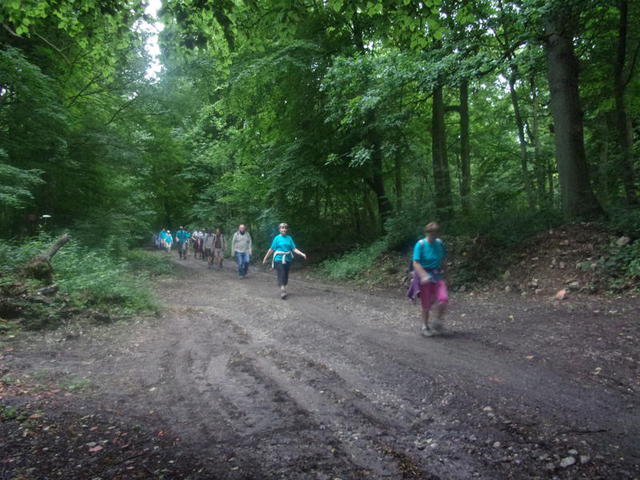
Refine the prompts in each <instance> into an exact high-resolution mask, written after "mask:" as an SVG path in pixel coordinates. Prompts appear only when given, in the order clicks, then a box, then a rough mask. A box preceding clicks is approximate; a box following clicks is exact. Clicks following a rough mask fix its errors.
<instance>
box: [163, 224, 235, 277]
mask: <svg viewBox="0 0 640 480" xmlns="http://www.w3.org/2000/svg"><path fill="white" fill-rule="evenodd" d="M153 243H154V246H155V248H157V249H162V250H166V251H167V252H170V251H171V250H172V249H176V250H177V251H178V256H179V258H180V259H181V260H186V259H187V254H188V252H189V249H191V250H192V251H193V257H194V258H200V259H201V260H206V261H207V263H208V265H209V268H213V267H218V268H222V262H223V259H224V250H225V248H226V245H227V243H226V239H225V236H224V234H223V233H222V232H221V230H220V229H219V228H215V229H196V230H194V231H192V232H189V231H188V230H186V229H185V228H184V227H182V226H181V227H180V228H179V229H178V230H177V231H176V233H175V235H172V234H171V230H167V229H163V230H161V231H160V232H159V233H157V234H154V235H153Z"/></svg>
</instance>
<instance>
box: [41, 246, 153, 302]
mask: <svg viewBox="0 0 640 480" xmlns="http://www.w3.org/2000/svg"><path fill="white" fill-rule="evenodd" d="M52 265H53V268H54V272H55V280H56V281H57V282H58V284H59V285H60V289H61V291H64V292H67V293H69V294H70V295H71V297H72V298H73V299H74V300H75V301H76V302H77V304H78V305H82V306H90V307H93V308H99V309H102V308H103V309H106V310H109V311H113V312H116V313H122V314H131V313H136V312H141V311H145V310H153V309H155V308H156V304H155V301H154V298H153V296H152V294H151V292H150V291H149V289H148V286H147V284H146V282H145V280H144V278H141V277H139V276H135V275H133V274H131V273H130V271H129V269H128V267H127V264H126V263H124V262H123V261H121V260H118V259H116V258H114V257H112V256H111V255H110V254H109V252H108V251H107V250H97V249H88V248H86V247H82V246H80V245H78V244H77V243H71V244H70V245H69V244H67V245H65V247H64V248H63V249H62V250H60V252H58V254H57V255H56V256H55V257H54V258H53V262H52Z"/></svg>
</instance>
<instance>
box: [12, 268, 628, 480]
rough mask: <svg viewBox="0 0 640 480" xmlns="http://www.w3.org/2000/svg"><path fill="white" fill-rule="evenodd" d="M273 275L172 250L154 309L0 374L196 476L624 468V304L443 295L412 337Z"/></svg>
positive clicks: (392, 306) (385, 305) (21, 353)
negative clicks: (110, 426)
mask: <svg viewBox="0 0 640 480" xmlns="http://www.w3.org/2000/svg"><path fill="white" fill-rule="evenodd" d="M273 277H274V276H273V275H272V274H271V272H268V273H265V272H260V271H256V270H255V269H254V270H253V271H252V272H250V276H249V278H247V279H244V280H240V279H238V278H237V275H236V274H235V272H234V271H233V270H232V269H231V265H229V266H228V268H226V269H225V270H224V271H213V270H207V269H206V267H205V265H204V264H203V262H201V261H199V260H194V259H191V258H190V259H188V260H187V261H186V262H182V263H181V264H180V266H179V267H178V273H177V274H176V276H175V277H174V278H170V279H161V280H159V282H158V288H159V292H160V295H161V298H162V300H163V302H164V303H165V305H166V309H165V311H164V313H163V314H162V316H161V317H160V318H157V319H140V320H138V321H135V322H131V323H129V324H126V325H123V324H116V325H111V326H108V327H101V328H95V329H91V330H90V331H86V332H82V334H78V332H75V331H74V332H56V333H49V334H45V335H43V336H38V337H31V338H30V339H29V342H28V343H27V342H24V341H22V342H19V343H18V344H16V345H15V346H14V347H13V348H14V349H13V351H12V353H11V355H7V358H6V359H5V363H6V365H7V366H6V368H7V369H10V371H12V372H14V374H31V375H32V376H34V375H35V376H38V375H39V376H40V377H46V378H48V379H50V380H55V379H62V378H75V379H84V380H86V381H87V382H90V384H91V387H92V388H90V389H86V390H85V391H82V393H81V394H80V397H81V398H82V402H76V404H75V405H76V406H78V405H83V406H84V407H85V408H88V409H93V410H96V411H101V412H107V413H109V414H111V415H117V416H119V417H120V418H125V419H130V421H135V422H137V423H138V424H140V425H142V426H143V428H148V429H150V430H151V429H158V428H162V429H163V430H162V431H163V432H164V431H166V432H171V435H175V436H176V437H179V439H180V444H179V445H180V446H179V448H180V449H182V450H183V451H189V452H190V454H192V455H193V456H194V457H195V458H197V459H198V461H200V462H202V464H203V465H204V466H205V467H206V469H207V471H208V472H210V475H213V477H206V478H214V477H215V478H224V479H338V478H339V479H342V480H346V479H361V478H371V479H384V478H388V479H400V478H415V479H435V478H441V479H469V478H484V479H496V478H554V477H557V478H617V479H624V478H640V449H639V448H638V447H639V443H638V442H639V440H638V439H640V416H639V415H638V405H639V401H638V399H639V397H638V388H639V387H640V375H639V369H638V365H639V362H640V358H639V356H638V348H637V347H638V338H639V337H640V335H639V330H640V326H639V325H638V323H639V322H638V319H639V318H640V308H638V307H639V304H638V301H637V299H624V301H618V302H616V301H611V302H609V303H604V302H598V303H594V304H593V305H591V304H589V303H588V302H582V303H580V304H575V303H564V304H560V305H554V304H552V303H550V302H548V301H539V300H538V301H531V300H526V299H522V298H520V297H513V296H510V297H504V298H500V297H499V296H496V295H491V294H485V295H477V294H476V295H473V294H466V295H457V296H456V295H453V298H452V305H451V312H450V315H449V326H450V329H451V333H449V334H447V335H445V336H442V337H438V338H430V339H425V338H421V337H420V336H419V335H418V322H417V313H418V312H417V310H416V307H415V306H413V305H411V303H410V302H408V301H406V300H405V299H404V298H402V297H401V296H400V295H398V294H397V293H393V292H376V294H375V295H374V294H371V293H368V292H363V291H357V290H353V289H343V288H338V287H332V286H326V285H321V284H318V283H315V282H313V281H303V280H302V278H301V277H302V274H301V273H300V272H293V273H292V275H291V285H290V297H289V299H288V300H286V301H282V300H280V299H279V298H277V293H278V292H277V288H276V286H275V279H274V278H273ZM77 408H82V407H77ZM176 448H178V447H176ZM569 464H570V465H569Z"/></svg>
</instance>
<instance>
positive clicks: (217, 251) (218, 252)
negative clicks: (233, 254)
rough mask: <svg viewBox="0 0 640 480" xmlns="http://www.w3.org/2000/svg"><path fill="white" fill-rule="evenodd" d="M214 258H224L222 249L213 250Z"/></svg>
mask: <svg viewBox="0 0 640 480" xmlns="http://www.w3.org/2000/svg"><path fill="white" fill-rule="evenodd" d="M213 256H214V257H221V256H222V249H221V248H214V249H213Z"/></svg>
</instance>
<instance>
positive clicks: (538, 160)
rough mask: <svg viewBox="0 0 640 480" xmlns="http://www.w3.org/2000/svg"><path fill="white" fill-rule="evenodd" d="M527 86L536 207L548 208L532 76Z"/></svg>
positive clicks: (536, 89) (537, 108)
mask: <svg viewBox="0 0 640 480" xmlns="http://www.w3.org/2000/svg"><path fill="white" fill-rule="evenodd" d="M529 84H530V86H531V99H532V107H533V114H532V115H531V131H530V135H529V136H530V137H531V138H532V140H533V164H534V171H535V174H536V197H537V199H538V206H539V207H540V208H545V207H550V206H551V200H552V199H551V197H550V196H549V197H547V196H546V194H545V193H546V190H547V189H546V188H545V187H546V185H545V183H546V180H545V173H546V172H545V171H546V162H545V161H544V159H543V158H542V151H541V150H542V149H541V147H540V119H539V116H538V112H539V111H540V103H539V101H538V86H537V85H536V79H535V77H534V76H533V75H532V76H531V78H530V79H529ZM549 192H553V188H552V186H551V185H549Z"/></svg>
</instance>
